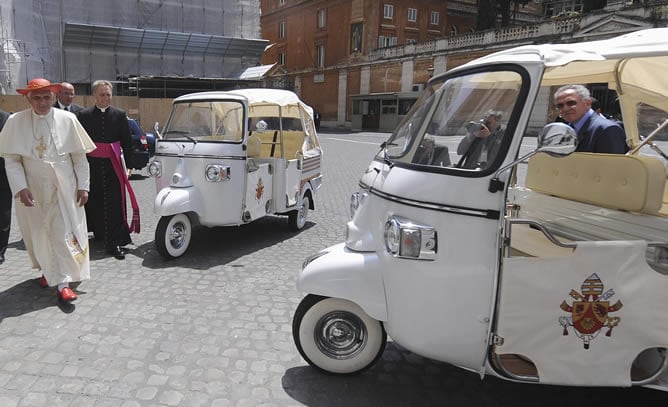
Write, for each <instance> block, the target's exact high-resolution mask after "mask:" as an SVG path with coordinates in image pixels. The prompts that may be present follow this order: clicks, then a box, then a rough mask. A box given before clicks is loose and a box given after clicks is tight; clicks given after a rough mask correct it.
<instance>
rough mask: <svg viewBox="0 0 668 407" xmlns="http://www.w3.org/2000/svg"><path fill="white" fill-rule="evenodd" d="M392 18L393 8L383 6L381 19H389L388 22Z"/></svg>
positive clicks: (388, 5) (389, 5)
mask: <svg viewBox="0 0 668 407" xmlns="http://www.w3.org/2000/svg"><path fill="white" fill-rule="evenodd" d="M392 17H394V6H393V5H391V4H385V5H383V18H389V19H390V20H391V19H392Z"/></svg>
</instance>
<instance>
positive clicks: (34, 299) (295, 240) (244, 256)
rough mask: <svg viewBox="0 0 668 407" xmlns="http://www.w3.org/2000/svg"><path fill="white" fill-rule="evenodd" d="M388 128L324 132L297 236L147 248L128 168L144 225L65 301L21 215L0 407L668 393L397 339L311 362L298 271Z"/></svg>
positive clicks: (218, 234)
mask: <svg viewBox="0 0 668 407" xmlns="http://www.w3.org/2000/svg"><path fill="white" fill-rule="evenodd" d="M386 137H387V134H379V133H357V134H333V133H332V134H324V133H323V136H322V140H321V141H322V144H323V147H324V149H325V154H326V155H325V157H324V173H325V176H326V179H325V184H324V186H323V189H322V190H321V192H320V193H319V195H318V196H317V197H316V205H317V209H316V211H314V212H311V217H310V222H309V224H308V226H307V228H306V229H305V230H303V231H302V232H301V233H298V234H294V233H290V232H288V231H287V223H286V219H285V218H279V217H272V218H265V219H263V220H260V221H258V222H256V223H253V224H250V225H247V226H245V227H241V228H216V229H197V230H196V233H195V237H194V240H193V242H192V245H191V249H190V250H189V251H188V252H187V253H186V255H185V256H184V257H182V258H180V259H178V260H174V261H170V262H166V261H164V260H162V259H161V258H160V256H159V255H158V254H157V252H156V251H155V249H154V245H153V233H154V230H155V226H156V223H157V218H156V217H155V216H154V215H153V214H152V206H153V197H154V194H155V191H154V185H153V180H151V179H149V178H146V177H144V176H141V175H139V174H136V175H135V176H134V177H133V179H132V184H133V186H134V188H135V189H136V192H137V194H138V197H139V198H138V199H139V201H140V206H141V211H142V216H143V217H142V223H143V224H142V232H141V234H139V235H134V243H135V245H133V246H130V247H131V248H132V251H131V253H129V254H128V255H127V258H126V260H124V261H119V260H116V259H114V258H113V257H108V256H106V255H105V254H104V251H103V250H102V247H101V246H100V245H99V244H97V243H96V242H92V244H91V247H92V255H91V260H92V266H91V273H92V279H91V280H90V281H86V282H83V283H82V284H81V285H80V286H79V287H78V292H79V294H80V295H79V300H78V301H77V302H76V303H75V305H74V306H72V307H64V306H58V305H57V301H56V295H55V290H54V289H41V288H40V287H39V286H38V284H37V280H36V279H37V277H39V273H38V272H36V271H34V270H30V267H29V263H28V257H27V254H26V252H25V249H24V248H23V246H22V243H21V241H20V235H19V234H18V227H17V226H16V224H14V225H13V229H12V235H11V239H10V247H9V249H8V251H7V261H6V262H5V263H4V264H3V265H2V266H0V407H14V406H22V407H23V406H34V407H38V406H48V407H51V406H72V407H87V406H96V407H103V406H104V407H112V406H113V407H116V406H118V407H136V406H216V407H222V406H299V405H308V406H381V405H382V406H444V405H449V406H506V405H513V406H517V405H554V406H557V405H559V406H561V405H568V404H574V403H578V404H581V405H591V404H594V403H596V404H598V405H607V406H610V405H624V403H625V402H624V400H626V399H629V398H632V399H633V400H634V404H635V405H648V404H649V403H662V405H665V404H666V403H665V402H666V401H667V399H668V398H667V397H666V394H665V393H660V392H656V391H652V390H645V389H626V390H625V389H587V388H557V387H551V386H532V385H518V384H513V383H508V382H503V381H500V380H497V379H494V378H486V379H485V380H484V381H481V380H480V378H479V376H478V375H477V374H474V373H469V372H466V371H463V370H461V369H457V368H455V367H453V366H450V365H448V364H444V363H439V362H435V361H430V360H426V359H424V358H421V357H419V356H417V355H415V354H412V353H410V352H408V351H407V350H405V349H403V348H402V347H400V346H399V345H397V344H394V343H389V344H388V347H387V350H386V352H385V353H384V354H383V357H382V359H381V360H380V361H379V362H378V363H377V364H376V365H375V366H374V367H373V368H371V369H369V370H368V371H366V372H365V373H363V374H361V375H356V376H348V377H335V376H329V375H324V374H321V373H318V372H317V371H315V370H314V369H312V368H310V367H308V366H307V365H306V364H305V362H304V361H303V360H302V359H301V358H300V356H299V354H298V352H297V350H296V349H295V346H294V344H293V341H292V335H291V318H292V313H293V312H294V309H295V308H296V306H297V304H298V302H299V301H300V299H301V294H299V293H298V292H297V291H296V289H295V283H294V282H295V274H296V273H297V272H298V271H299V270H300V268H301V263H302V261H303V260H304V258H305V257H306V256H307V255H309V254H312V253H314V252H315V251H317V250H320V249H322V248H325V247H327V246H330V245H332V244H335V243H338V242H340V241H342V240H343V239H344V233H345V232H344V224H345V222H346V221H347V219H348V200H349V196H350V193H351V192H352V191H354V190H355V188H356V186H357V181H358V179H359V176H360V175H361V173H362V171H363V170H364V168H366V166H367V164H368V162H369V161H370V159H371V158H372V156H373V154H374V153H375V152H376V151H377V148H378V145H379V143H380V142H382V141H383V140H384V139H385V138H386Z"/></svg>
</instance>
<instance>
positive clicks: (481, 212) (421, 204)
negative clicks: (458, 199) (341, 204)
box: [360, 182, 501, 219]
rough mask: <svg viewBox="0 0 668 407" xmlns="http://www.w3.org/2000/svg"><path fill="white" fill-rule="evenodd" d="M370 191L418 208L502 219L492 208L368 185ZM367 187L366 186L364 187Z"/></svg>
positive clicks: (380, 196) (378, 195)
mask: <svg viewBox="0 0 668 407" xmlns="http://www.w3.org/2000/svg"><path fill="white" fill-rule="evenodd" d="M360 187H361V188H364V184H362V183H361V182H360ZM367 188H368V191H369V192H370V193H372V194H374V195H376V196H377V197H379V198H382V199H386V200H388V201H393V202H397V203H400V204H403V205H408V206H413V207H416V208H424V209H430V210H434V211H439V212H448V213H454V214H456V215H465V216H476V217H479V218H485V219H500V218H501V212H500V211H495V210H491V209H477V208H467V207H464V206H454V205H444V204H439V203H435V202H426V201H418V200H415V199H408V198H402V197H399V196H395V195H391V194H387V193H385V192H382V191H379V190H377V189H375V188H371V187H367ZM364 189H366V188H364Z"/></svg>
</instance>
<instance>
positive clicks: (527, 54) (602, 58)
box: [459, 28, 668, 141]
mask: <svg viewBox="0 0 668 407" xmlns="http://www.w3.org/2000/svg"><path fill="white" fill-rule="evenodd" d="M666 38H668V28H654V29H648V30H641V31H636V32H633V33H630V34H626V35H622V36H619V37H615V38H611V39H607V40H601V41H591V42H581V43H572V44H541V45H526V46H521V47H517V48H512V49H508V50H504V51H500V52H496V53H493V54H490V55H487V56H485V57H482V58H479V59H477V60H475V61H471V62H469V63H468V64H465V65H463V66H462V67H461V68H459V69H464V68H466V67H472V66H479V65H487V64H490V63H538V64H542V65H543V68H544V71H543V79H542V83H541V84H542V85H543V86H558V85H565V84H588V83H607V84H608V87H609V88H610V89H612V90H615V91H616V92H617V94H618V96H619V102H620V107H621V111H622V115H623V119H624V123H625V128H626V130H627V137H629V138H630V139H631V140H632V141H637V140H638V135H637V126H636V124H637V110H638V104H639V103H640V102H642V103H646V104H649V105H652V106H654V107H656V108H658V109H661V110H663V111H668V97H667V96H666V95H668V75H666V72H668V41H666Z"/></svg>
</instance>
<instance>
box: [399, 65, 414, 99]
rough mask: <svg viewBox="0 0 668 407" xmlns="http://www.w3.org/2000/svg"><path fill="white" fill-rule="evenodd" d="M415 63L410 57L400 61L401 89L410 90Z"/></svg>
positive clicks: (403, 90)
mask: <svg viewBox="0 0 668 407" xmlns="http://www.w3.org/2000/svg"><path fill="white" fill-rule="evenodd" d="M414 69H415V63H414V61H413V60H412V59H407V60H405V61H403V62H402V63H401V91H402V92H410V91H411V89H412V88H413V70H414Z"/></svg>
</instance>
